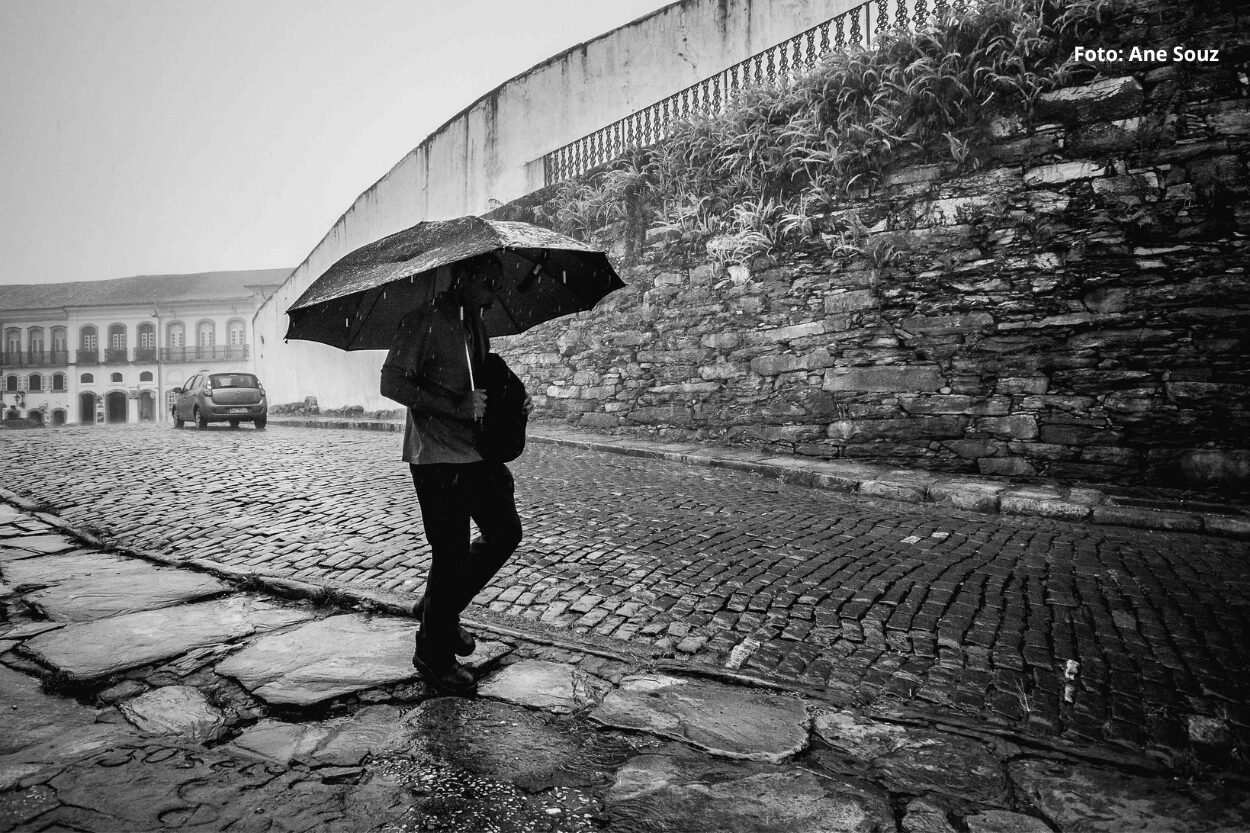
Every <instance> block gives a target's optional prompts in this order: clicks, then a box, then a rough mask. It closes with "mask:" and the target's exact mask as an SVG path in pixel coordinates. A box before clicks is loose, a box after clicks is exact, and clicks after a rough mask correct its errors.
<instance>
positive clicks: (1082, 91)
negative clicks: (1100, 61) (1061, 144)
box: [1037, 75, 1145, 123]
mask: <svg viewBox="0 0 1250 833" xmlns="http://www.w3.org/2000/svg"><path fill="white" fill-rule="evenodd" d="M1144 100H1145V95H1144V92H1143V91H1142V86H1141V84H1140V83H1138V81H1137V79H1136V78H1134V77H1132V76H1131V75H1126V76H1120V77H1118V78H1107V79H1104V80H1101V81H1095V82H1094V83H1092V84H1088V85H1086V86H1084V87H1065V88H1063V89H1061V90H1055V91H1054V92H1049V93H1043V94H1042V95H1041V96H1040V97H1039V98H1038V101H1037V114H1038V116H1039V117H1040V118H1050V119H1058V120H1059V121H1064V122H1069V123H1086V122H1091V121H1095V120H1098V119H1121V118H1127V117H1129V116H1134V115H1137V114H1138V112H1139V111H1140V110H1141V106H1142V102H1143V101H1144Z"/></svg>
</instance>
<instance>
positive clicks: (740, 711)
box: [590, 674, 810, 762]
mask: <svg viewBox="0 0 1250 833" xmlns="http://www.w3.org/2000/svg"><path fill="white" fill-rule="evenodd" d="M590 716H591V717H592V718H593V719H594V720H597V721H598V722H600V723H602V724H604V725H605V726H615V727H617V728H621V729H631V730H635V731H646V732H652V733H654V734H657V735H661V736H663V737H668V738H673V739H674V740H681V741H685V742H687V743H690V744H693V745H694V746H696V747H698V748H700V749H703V750H706V751H708V752H711V753H712V754H714V755H719V756H722V757H726V758H743V759H747V760H754V761H772V762H777V761H781V760H784V759H785V758H789V757H791V756H793V755H796V754H798V752H800V751H801V750H802V749H804V748H805V747H806V746H807V743H808V733H807V728H808V722H809V720H810V716H809V714H808V708H807V705H806V704H805V703H804V702H803V701H802V700H799V699H797V698H794V697H784V696H779V695H777V694H772V693H769V692H765V691H762V690H756V689H748V688H741V687H736V686H727V685H722V684H720V683H709V682H703V681H699V680H691V679H683V678H679V677H671V676H667V675H663V674H642V675H637V676H632V677H627V678H625V679H624V680H622V681H621V685H620V687H619V688H617V689H615V690H613V691H611V692H609V693H608V695H607V696H606V697H604V698H603V703H602V704H601V705H600V706H599V708H597V709H595V710H594V711H592V712H591V713H590Z"/></svg>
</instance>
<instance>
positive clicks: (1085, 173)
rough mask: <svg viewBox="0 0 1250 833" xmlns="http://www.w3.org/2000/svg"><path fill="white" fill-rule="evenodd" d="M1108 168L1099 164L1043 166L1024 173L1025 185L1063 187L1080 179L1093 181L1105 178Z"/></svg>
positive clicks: (1077, 163) (1078, 163)
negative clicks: (1101, 177)
mask: <svg viewBox="0 0 1250 833" xmlns="http://www.w3.org/2000/svg"><path fill="white" fill-rule="evenodd" d="M1106 173H1107V166H1106V165H1100V164H1099V163H1097V162H1085V161H1074V162H1056V163H1055V164H1053V165H1041V166H1039V167H1036V168H1030V169H1029V170H1027V171H1025V172H1024V184H1025V185H1062V184H1064V183H1068V182H1074V181H1076V180H1079V179H1093V178H1095V177H1100V176H1105V175H1106Z"/></svg>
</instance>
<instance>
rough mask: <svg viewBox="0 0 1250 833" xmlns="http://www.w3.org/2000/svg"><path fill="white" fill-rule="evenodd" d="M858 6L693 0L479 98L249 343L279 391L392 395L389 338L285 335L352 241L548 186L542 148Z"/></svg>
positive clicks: (289, 398)
mask: <svg viewBox="0 0 1250 833" xmlns="http://www.w3.org/2000/svg"><path fill="white" fill-rule="evenodd" d="M854 5H857V2H854V0H682V2H678V3H673V4H672V5H670V6H667V7H665V8H663V9H660V10H658V11H656V12H654V13H652V14H650V15H648V16H646V17H643V18H639V19H638V20H635V21H633V22H632V23H629V24H627V25H626V26H622V27H621V28H619V29H616V30H613V31H612V32H609V33H607V34H605V35H603V36H601V37H599V38H597V39H595V40H593V41H589V42H587V43H584V44H580V45H578V46H575V47H573V48H572V49H569V50H568V51H566V52H564V53H562V54H560V55H556V56H554V57H553V58H551V59H549V60H547V61H545V62H543V63H541V64H539V65H538V66H535V67H533V68H531V69H530V70H528V71H526V72H524V73H522V74H521V75H519V76H517V77H515V78H513V79H511V80H509V81H507V82H506V83H504V84H502V85H501V86H500V87H498V88H496V89H495V90H493V91H492V92H490V93H488V94H487V95H485V96H483V97H482V98H481V99H479V100H478V101H476V102H473V103H472V104H470V105H469V106H468V107H466V108H465V110H464V111H462V112H461V113H460V114H458V115H457V116H455V117H453V118H452V119H451V120H450V121H448V122H447V123H446V124H444V125H443V126H442V127H441V128H439V129H438V130H437V131H435V132H434V133H433V134H431V135H430V136H429V137H427V138H426V139H425V140H424V141H422V142H421V144H420V145H418V146H417V147H416V148H415V149H414V150H413V151H411V152H410V153H408V154H407V155H406V156H405V157H404V158H403V159H401V160H400V161H399V162H398V163H397V164H396V165H395V167H394V168H392V169H391V171H390V172H388V173H387V174H386V175H385V176H384V177H382V179H380V180H378V181H377V182H376V183H374V184H373V185H372V186H371V187H370V188H369V189H368V190H367V191H365V192H364V193H363V194H361V195H360V197H358V198H357V199H356V201H355V202H354V203H353V204H352V205H351V206H350V207H348V209H347V210H346V212H345V213H344V214H343V216H342V217H341V218H340V219H339V221H338V222H337V223H335V225H334V227H333V228H331V229H330V230H329V232H327V234H326V235H325V237H324V238H323V239H322V241H321V242H320V243H319V244H317V246H316V247H315V248H314V249H313V250H312V251H311V252H310V253H309V254H308V256H307V258H306V259H305V261H304V262H303V263H302V264H300V266H299V267H298V268H297V269H296V270H295V271H294V272H293V273H292V274H291V276H290V278H288V279H287V281H286V283H284V284H283V285H282V287H281V288H280V289H279V290H278V291H277V292H276V293H275V294H274V295H273V297H271V298H270V299H269V301H268V302H266V303H265V304H264V305H262V307H261V308H260V310H259V311H258V312H257V314H256V317H255V318H254V320H253V328H254V333H253V336H254V337H253V339H252V343H253V344H254V345H255V346H256V362H257V372H258V373H259V374H260V375H261V378H262V379H264V380H265V385H266V387H267V389H268V390H269V393H270V397H269V399H270V402H271V403H278V404H281V403H289V402H298V401H301V400H303V399H304V397H306V396H315V397H317V399H318V403H319V404H320V406H321V407H322V408H339V407H344V406H348V405H361V406H363V407H364V408H365V409H366V410H381V409H390V408H392V407H394V403H392V402H390V401H389V400H386V399H384V398H383V397H382V396H381V395H380V394H379V393H378V392H377V388H378V370H379V368H380V367H381V363H382V359H383V358H384V356H385V354H384V353H382V352H380V351H362V352H359V353H343V352H342V351H339V350H335V349H333V348H330V347H325V346H323V345H320V344H315V343H311V342H303V341H292V342H289V343H284V340H283V335H284V334H285V333H286V326H287V319H286V314H285V311H286V309H287V307H289V306H290V305H291V304H293V303H294V302H295V300H296V299H297V298H298V297H299V296H300V294H302V293H303V292H304V290H305V289H307V288H308V286H309V285H310V284H311V283H312V282H313V281H314V280H315V279H316V278H317V277H318V276H319V275H321V273H322V272H324V271H325V270H326V269H327V268H328V267H329V266H331V265H332V264H333V263H334V262H335V261H337V260H338V259H339V258H341V257H342V256H344V255H346V254H347V253H348V252H350V251H352V250H353V249H355V248H357V247H359V246H362V245H364V244H366V243H369V242H371V241H373V240H377V239H378V238H380V237H384V236H386V235H388V234H392V233H394V232H396V231H399V230H401V229H404V228H407V227H408V226H411V225H413V224H415V223H417V222H419V221H421V220H425V219H433V220H438V219H447V218H451V217H458V216H461V215H465V214H482V213H485V212H486V211H488V210H489V208H490V201H491V200H498V201H500V202H508V201H510V200H513V199H516V198H518V197H521V196H524V195H525V194H527V193H530V192H532V191H535V190H537V189H538V188H540V187H541V186H542V185H543V182H542V166H541V164H532V163H533V162H534V161H535V160H537V159H540V158H541V157H542V156H543V155H544V154H546V153H548V152H550V151H552V150H555V149H557V148H559V147H562V146H563V145H565V144H568V143H569V142H571V141H573V140H575V139H578V138H580V137H582V136H584V135H586V134H588V133H591V132H593V131H595V130H598V129H599V128H601V127H605V126H607V125H609V124H611V123H613V122H615V121H616V120H618V119H620V118H623V117H624V116H626V115H629V114H630V113H632V112H635V111H637V110H640V109H642V108H643V107H646V106H648V105H650V104H653V103H654V102H656V101H659V100H660V99H663V98H666V97H667V96H669V95H671V94H673V93H675V92H677V91H679V90H681V89H683V88H685V87H688V86H690V85H692V84H694V83H696V82H698V81H701V80H702V79H704V78H707V77H709V76H711V75H714V74H715V73H717V72H720V71H721V70H723V69H726V68H727V67H729V66H732V65H733V64H736V63H738V62H739V61H742V60H744V59H746V58H748V57H750V56H751V55H754V54H756V53H758V52H761V51H763V50H764V49H767V48H768V47H770V46H773V45H774V44H777V43H780V42H782V41H785V40H787V39H788V38H790V37H792V36H794V35H796V34H798V33H799V32H802V31H805V30H807V29H810V28H811V27H812V26H815V25H816V24H818V23H821V22H823V21H825V20H828V19H830V18H832V17H834V16H835V15H838V14H840V13H841V12H843V11H845V10H847V9H849V8H851V7H852V6H854Z"/></svg>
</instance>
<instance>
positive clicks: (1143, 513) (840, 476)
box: [269, 418, 1250, 540]
mask: <svg viewBox="0 0 1250 833" xmlns="http://www.w3.org/2000/svg"><path fill="white" fill-rule="evenodd" d="M269 422H270V424H271V425H285V426H291V427H299V428H336V429H353V430H365V431H387V432H399V431H403V430H404V425H403V423H401V422H396V421H391V420H370V419H330V418H327V419H316V418H290V419H284V418H271V419H270V420H269ZM529 440H530V442H536V443H545V444H549V445H560V446H567V447H572V448H582V449H586V450H588V451H601V452H606V453H611V454H625V455H629V456H634V457H646V458H649V459H656V460H669V461H673V462H680V463H685V464H687V465H693V466H706V467H709V468H727V469H734V470H737V471H745V472H750V473H753V474H758V475H761V476H763V477H769V478H773V479H776V480H780V481H781V482H783V483H789V484H792V485H797V486H806V487H808V488H813V489H827V490H830V491H838V492H848V493H854V494H861V495H865V496H868V497H879V498H889V499H891V500H902V501H907V502H909V503H934V504H941V505H944V506H949V507H954V508H956V509H963V510H967V511H971V512H983V513H987V514H1001V515H1023V516H1029V517H1039V518H1055V519H1057V520H1064V521H1079V522H1084V523H1092V524H1099V525H1109V526H1126V527H1133V528H1136V529H1147V530H1155V531H1160V532H1195V533H1200V534H1207V535H1220V536H1224V537H1229V538H1241V539H1246V540H1250V514H1247V513H1244V512H1237V511H1236V510H1235V509H1233V508H1232V507H1230V511H1229V512H1227V513H1221V512H1214V511H1206V510H1203V511H1198V510H1194V511H1184V510H1169V509H1157V508H1153V507H1147V506H1133V505H1128V504H1124V503H1117V498H1116V497H1114V496H1111V495H1108V494H1106V493H1105V492H1103V491H1101V490H1099V489H1093V488H1080V487H1067V486H1055V485H1050V484H1035V483H1023V482H1010V481H992V480H985V479H980V478H976V477H972V476H968V475H955V474H939V473H932V472H926V471H920V470H913V469H891V468H887V467H885V466H876V465H871V464H868V463H843V462H831V461H827V460H807V459H803V458H801V457H787V456H780V455H777V454H769V453H766V452H762V451H752V450H747V449H736V448H724V447H717V446H707V445H698V444H687V443H672V444H670V443H649V442H645V441H640V440H635V439H632V438H623V437H608V436H599V435H592V434H588V433H586V432H581V431H571V430H567V429H560V428H553V427H551V426H546V425H541V424H540V425H537V426H531V428H530V434H529Z"/></svg>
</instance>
